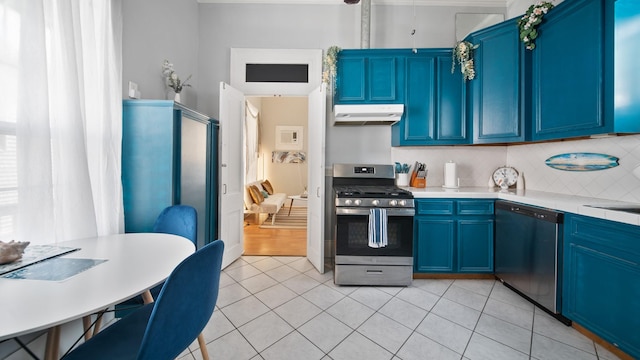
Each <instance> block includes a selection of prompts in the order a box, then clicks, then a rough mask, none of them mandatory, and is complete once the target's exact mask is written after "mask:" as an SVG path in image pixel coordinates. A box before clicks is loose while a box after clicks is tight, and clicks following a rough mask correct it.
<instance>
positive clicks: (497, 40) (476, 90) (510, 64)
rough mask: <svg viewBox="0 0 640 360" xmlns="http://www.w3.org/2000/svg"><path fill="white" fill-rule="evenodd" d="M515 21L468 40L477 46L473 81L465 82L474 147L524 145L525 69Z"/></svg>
mask: <svg viewBox="0 0 640 360" xmlns="http://www.w3.org/2000/svg"><path fill="white" fill-rule="evenodd" d="M517 20H518V19H512V20H508V21H504V22H502V23H500V24H497V25H494V26H491V27H488V28H486V29H482V30H479V31H477V32H475V33H473V34H471V36H470V38H469V39H468V40H469V41H471V42H472V43H473V44H475V45H478V48H477V49H476V50H475V53H474V63H475V67H476V77H475V78H474V79H473V80H470V81H469V92H470V93H469V97H468V99H469V108H468V114H469V117H470V118H471V119H473V120H472V121H473V130H472V132H473V143H474V144H489V143H507V142H522V141H525V136H526V134H525V128H526V126H525V124H526V119H527V113H526V111H525V105H526V103H525V101H526V99H527V98H526V97H525V90H526V88H525V75H526V70H528V68H527V67H526V64H525V53H524V46H523V45H522V44H521V42H520V39H519V35H518V26H517Z"/></svg>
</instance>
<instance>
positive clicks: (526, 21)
mask: <svg viewBox="0 0 640 360" xmlns="http://www.w3.org/2000/svg"><path fill="white" fill-rule="evenodd" d="M552 8H553V4H552V3H550V2H548V1H541V2H538V3H536V4H533V5H531V6H529V9H528V10H527V12H526V13H525V14H524V15H523V16H522V17H521V18H520V20H518V28H519V29H520V40H521V41H522V42H523V43H524V45H525V47H526V48H527V49H528V50H533V49H535V48H536V43H535V40H536V38H537V37H538V25H540V23H541V22H542V18H543V17H544V15H546V14H547V12H548V11H549V10H551V9H552Z"/></svg>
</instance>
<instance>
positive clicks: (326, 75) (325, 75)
mask: <svg viewBox="0 0 640 360" xmlns="http://www.w3.org/2000/svg"><path fill="white" fill-rule="evenodd" d="M339 52H340V48H339V47H337V46H331V47H330V48H328V49H327V54H326V55H325V56H324V59H323V61H322V68H323V71H322V82H323V83H325V84H327V86H329V85H332V89H333V88H334V87H335V79H336V72H337V71H338V53H339ZM331 82H333V84H330V83H331Z"/></svg>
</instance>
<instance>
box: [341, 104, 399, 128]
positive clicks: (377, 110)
mask: <svg viewBox="0 0 640 360" xmlns="http://www.w3.org/2000/svg"><path fill="white" fill-rule="evenodd" d="M333 111H334V123H333V124H334V125H352V126H353V125H393V124H395V123H396V122H398V121H400V118H401V117H402V113H403V112H404V105H403V104H361V105H335V106H334V107H333Z"/></svg>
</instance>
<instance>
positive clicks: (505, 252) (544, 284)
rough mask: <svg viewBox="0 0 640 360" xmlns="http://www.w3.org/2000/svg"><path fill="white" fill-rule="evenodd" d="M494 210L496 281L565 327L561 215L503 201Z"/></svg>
mask: <svg viewBox="0 0 640 360" xmlns="http://www.w3.org/2000/svg"><path fill="white" fill-rule="evenodd" d="M495 209H496V210H495V215H496V228H495V231H496V238H495V239H496V240H495V241H496V242H495V264H494V265H495V274H496V277H497V278H498V279H499V280H500V281H502V282H503V283H504V284H505V285H506V286H507V287H509V288H511V289H512V290H515V291H516V292H517V293H518V294H520V295H522V296H524V297H525V298H526V299H527V300H529V301H531V302H533V303H534V304H536V305H538V306H539V307H540V308H542V309H543V310H545V311H547V312H548V313H549V314H551V315H553V316H554V317H556V318H557V319H558V320H560V321H562V322H563V323H565V324H567V325H569V324H570V323H571V321H570V320H569V319H567V318H565V317H563V316H562V315H561V310H562V309H561V305H562V301H561V294H562V220H563V216H562V215H563V214H562V213H560V212H557V211H553V210H549V209H543V208H539V207H533V206H527V205H522V204H518V203H514V202H509V201H503V200H498V201H496V205H495Z"/></svg>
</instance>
